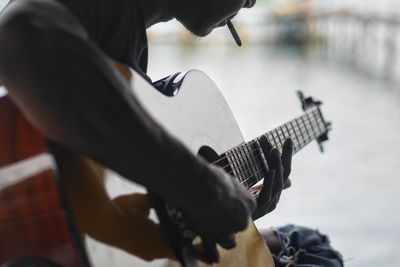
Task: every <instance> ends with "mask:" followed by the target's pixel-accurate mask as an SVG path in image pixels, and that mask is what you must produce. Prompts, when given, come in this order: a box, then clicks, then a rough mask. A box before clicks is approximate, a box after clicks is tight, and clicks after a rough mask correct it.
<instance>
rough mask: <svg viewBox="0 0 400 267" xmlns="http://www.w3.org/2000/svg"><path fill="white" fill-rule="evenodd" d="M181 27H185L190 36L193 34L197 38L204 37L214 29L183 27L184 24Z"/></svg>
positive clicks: (192, 26)
mask: <svg viewBox="0 0 400 267" xmlns="http://www.w3.org/2000/svg"><path fill="white" fill-rule="evenodd" d="M182 24H183V23H182ZM183 26H185V28H186V29H187V30H188V31H190V32H191V33H192V34H194V35H195V36H197V37H205V36H207V35H209V34H210V33H211V32H212V31H213V30H214V28H212V27H202V26H200V25H185V24H183Z"/></svg>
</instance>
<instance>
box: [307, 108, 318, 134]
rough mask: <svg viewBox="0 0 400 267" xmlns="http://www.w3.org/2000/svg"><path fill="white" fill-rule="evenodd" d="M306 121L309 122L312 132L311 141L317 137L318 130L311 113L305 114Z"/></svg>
mask: <svg viewBox="0 0 400 267" xmlns="http://www.w3.org/2000/svg"><path fill="white" fill-rule="evenodd" d="M307 118H308V121H309V122H310V127H311V131H312V132H313V139H315V138H316V137H317V136H318V129H317V127H318V126H317V125H316V124H317V123H316V121H315V119H314V117H313V115H312V112H310V113H308V114H307Z"/></svg>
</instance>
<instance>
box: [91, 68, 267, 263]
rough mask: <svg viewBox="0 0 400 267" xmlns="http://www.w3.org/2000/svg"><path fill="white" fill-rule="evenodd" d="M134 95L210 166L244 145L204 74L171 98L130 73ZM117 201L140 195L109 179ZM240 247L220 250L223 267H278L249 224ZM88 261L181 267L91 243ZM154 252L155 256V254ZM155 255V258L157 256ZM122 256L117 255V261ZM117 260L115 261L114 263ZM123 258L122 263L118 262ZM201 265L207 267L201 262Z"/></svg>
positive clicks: (193, 75)
mask: <svg viewBox="0 0 400 267" xmlns="http://www.w3.org/2000/svg"><path fill="white" fill-rule="evenodd" d="M126 76H128V77H129V76H131V77H132V78H131V79H130V81H131V88H132V93H133V94H134V95H135V97H136V98H137V99H138V100H139V101H140V103H141V104H142V105H143V107H144V108H145V109H146V111H147V112H148V113H149V114H150V115H151V117H152V118H153V119H154V120H156V121H157V122H158V123H159V124H161V125H162V126H163V128H164V129H166V130H167V131H168V132H169V133H170V134H172V135H173V136H174V137H176V138H177V139H179V140H180V141H181V142H183V144H185V145H186V147H187V148H188V149H189V150H191V151H192V152H193V153H194V154H200V155H201V156H203V157H204V158H206V159H207V160H209V161H210V162H212V161H214V160H215V159H216V158H217V157H218V155H220V154H222V153H223V152H225V151H227V150H229V149H230V148H232V147H235V146H238V145H240V144H241V143H243V142H244V139H243V136H242V134H241V131H240V129H239V126H238V125H237V123H236V121H235V119H234V117H233V114H232V112H231V110H230V108H229V106H228V105H227V103H226V101H225V99H224V97H223V96H222V94H221V92H220V91H219V89H218V88H217V87H216V85H215V83H214V82H213V81H212V80H211V79H210V78H209V77H208V76H207V75H206V74H204V73H203V72H201V71H198V70H191V71H189V72H187V73H186V74H185V76H184V77H183V78H182V79H181V80H180V81H179V92H178V93H177V94H176V95H175V96H173V97H168V96H165V95H164V94H162V93H160V92H159V91H158V90H155V89H154V87H153V86H152V85H150V84H149V83H148V82H147V81H146V80H144V79H143V78H142V77H141V76H140V75H138V74H136V73H135V72H134V71H132V73H131V75H126ZM105 185H106V187H108V188H107V191H108V192H109V194H110V195H112V196H113V197H115V196H118V195H119V194H128V193H132V192H133V191H137V190H140V189H138V187H136V186H135V185H133V184H132V183H129V182H127V181H124V180H123V179H121V177H118V176H117V175H115V174H111V175H108V176H107V178H106V183H105ZM237 241H238V242H237V243H238V245H237V247H236V248H235V249H233V250H229V251H227V250H223V249H220V253H221V259H222V260H221V262H220V263H219V264H218V265H215V266H220V267H225V266H226V267H228V266H229V267H235V266H237V267H243V266H267V267H270V266H271V267H272V266H274V264H273V260H272V256H271V254H270V252H269V250H268V248H267V247H266V245H265V242H264V240H263V239H262V237H261V236H260V234H259V233H258V231H257V229H256V227H255V225H254V224H253V222H252V221H251V220H250V221H249V226H248V228H247V229H246V230H245V231H244V232H242V233H240V234H239V235H238V237H237ZM87 242H88V243H89V244H90V246H89V247H88V248H89V253H88V254H89V257H90V258H91V259H92V261H93V262H97V265H96V264H95V266H110V265H109V264H112V265H114V266H118V261H119V260H121V261H122V262H124V264H123V265H121V266H125V265H126V264H128V262H132V263H133V262H134V263H136V264H137V265H138V266H139V265H140V266H180V264H179V263H177V262H173V261H169V262H168V261H155V262H151V263H146V262H141V261H140V260H138V259H137V258H136V259H135V258H131V256H130V255H127V254H126V253H124V252H121V251H118V250H115V249H114V248H112V251H113V254H114V255H115V256H113V257H109V256H104V255H105V254H106V255H107V252H108V255H110V248H109V247H107V246H104V244H101V243H99V242H97V241H96V240H93V239H91V238H88V240H87ZM154 252H155V251H154ZM155 254H157V253H156V252H155ZM116 255H118V256H116ZM111 259H114V260H116V261H113V260H111ZM117 259H119V260H117ZM199 264H200V266H207V265H206V264H202V263H199Z"/></svg>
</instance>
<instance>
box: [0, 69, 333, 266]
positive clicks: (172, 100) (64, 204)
mask: <svg viewBox="0 0 400 267" xmlns="http://www.w3.org/2000/svg"><path fill="white" fill-rule="evenodd" d="M116 67H117V68H118V69H119V70H120V72H121V74H122V75H123V76H124V77H125V78H126V79H127V81H129V82H130V84H131V88H132V91H131V92H127V93H128V94H129V93H132V94H133V95H134V96H135V97H136V98H137V99H138V101H139V102H140V103H141V104H142V106H143V107H144V109H145V110H146V111H147V112H148V113H149V114H150V115H151V117H152V118H153V119H154V120H155V121H157V122H158V123H159V124H160V125H161V126H163V127H164V128H165V129H166V130H167V131H168V132H169V133H170V134H171V135H172V136H174V137H175V138H177V139H179V140H180V141H181V142H182V143H183V144H184V145H185V146H186V147H187V148H188V149H189V150H190V151H192V152H193V154H198V155H200V156H202V157H203V158H205V159H206V160H208V161H209V162H210V163H212V162H215V161H216V160H217V159H219V158H220V156H221V155H224V153H225V155H227V156H226V157H225V159H226V160H228V163H229V164H230V166H231V167H232V170H234V171H235V173H234V174H235V177H237V179H239V180H240V182H242V184H243V185H244V186H245V187H246V188H247V189H249V188H251V186H252V185H254V184H255V183H256V182H257V181H260V179H262V178H263V177H262V174H263V173H264V172H263V171H262V170H263V169H261V168H264V167H265V166H264V165H262V164H261V163H260V161H259V162H258V163H254V160H253V161H252V162H246V160H247V158H248V157H253V158H254V157H255V156H257V155H255V154H254V153H256V152H257V151H258V147H257V139H255V141H251V142H248V143H245V142H244V139H243V136H242V134H241V132H240V129H239V127H238V125H237V123H236V121H235V119H234V117H233V115H232V113H231V111H230V108H229V107H228V105H227V103H226V101H225V99H224V97H223V96H222V94H221V93H220V91H219V90H218V88H217V87H216V86H215V84H214V82H213V81H212V80H211V79H210V78H208V76H206V75H205V74H204V73H202V72H200V71H197V70H192V71H189V72H187V73H185V74H184V75H179V76H177V77H176V78H174V79H173V81H172V83H169V85H172V87H171V88H176V90H175V91H173V92H172V93H171V92H169V93H168V94H162V93H160V92H159V91H158V90H156V89H155V88H154V87H153V86H152V85H151V84H149V83H148V82H147V81H146V80H145V79H143V78H142V77H141V76H140V75H138V74H136V73H135V72H134V71H129V70H128V69H127V68H125V67H124V66H122V65H120V64H118V63H116ZM158 85H159V84H158ZM0 89H1V88H0ZM166 95H169V96H166ZM302 103H303V106H305V107H307V106H310V107H311V106H312V110H311V111H310V112H306V114H305V115H303V116H301V117H298V118H296V119H294V120H293V121H291V122H288V123H286V124H284V125H283V126H282V127H280V128H279V129H278V128H277V129H274V130H273V131H270V132H269V133H268V139H269V140H270V141H271V142H272V141H274V142H273V144H274V145H275V146H277V147H278V148H279V146H281V145H282V143H283V141H282V140H284V139H286V138H287V137H289V136H290V137H293V141H294V143H295V145H294V150H295V152H297V151H299V150H300V149H301V148H302V147H303V146H305V145H306V144H308V143H309V142H311V141H312V140H315V139H317V140H318V141H320V142H321V141H323V140H325V139H326V134H327V132H328V131H329V127H328V124H327V123H326V122H325V121H324V119H323V118H322V114H321V112H320V110H319V104H318V103H317V104H315V103H314V102H313V101H312V99H311V98H307V99H304V101H302ZM116 138H118V137H116ZM10 140H11V143H10ZM296 141H297V142H296ZM242 144H244V145H245V146H242ZM0 145H1V147H2V149H1V151H0V236H1V239H0V266H1V265H2V264H3V263H5V262H10V261H11V262H12V261H15V260H18V259H21V258H24V257H29V256H34V257H39V258H41V259H43V258H46V259H50V260H52V261H53V262H56V263H57V265H56V266H89V265H91V266H96V267H102V266H105V267H106V266H149V267H150V266H152V267H156V266H174V265H176V264H177V263H174V262H171V261H167V260H156V261H151V262H146V261H144V260H141V259H140V258H139V257H136V256H133V255H140V257H141V258H144V259H146V260H152V259H155V258H167V257H168V258H173V257H174V256H173V253H172V250H171V247H169V246H168V245H167V243H166V240H165V238H164V237H163V235H162V233H161V231H160V230H159V227H158V226H156V225H155V224H154V222H153V220H157V219H156V217H155V216H154V214H151V213H150V219H153V220H150V219H149V208H150V206H149V201H148V199H147V198H146V197H143V196H140V195H138V194H132V193H135V192H139V191H140V192H145V189H144V188H141V187H139V186H137V185H135V184H134V183H132V182H129V181H127V180H125V179H123V178H122V177H119V176H118V175H116V174H114V173H113V172H105V171H104V168H103V167H102V166H100V165H99V164H97V163H96V162H94V161H93V160H91V159H88V158H85V157H84V156H82V155H77V154H75V153H74V152H72V151H68V149H65V148H62V147H59V146H58V145H52V147H51V152H52V154H53V156H54V159H53V158H52V157H51V156H50V155H49V153H47V147H46V142H45V140H44V138H43V137H42V136H41V135H40V134H39V133H37V132H36V131H35V129H33V127H31V126H30V125H29V123H28V122H27V121H26V120H25V119H24V118H23V116H22V114H20V113H19V111H18V109H17V108H16V107H15V106H14V105H13V104H12V102H11V101H10V100H9V99H8V97H7V96H5V93H4V92H3V93H2V92H1V91H0ZM254 145H255V147H254ZM3 147H4V148H5V149H3ZM233 148H235V151H237V152H235V151H233V150H232V149H233ZM246 149H247V150H246ZM232 151H233V152H232ZM155 153H156V152H155ZM228 153H232V154H228ZM235 153H237V154H235ZM239 154H242V155H245V156H243V157H240V155H239ZM37 157H39V159H42V158H45V159H46V158H47V161H46V160H45V162H44V163H43V162H42V161H40V160H39V161H38V160H37ZM228 157H235V160H234V161H233V162H232V161H229V158H228ZM49 158H50V160H49ZM26 160H28V163H30V164H26V163H27V162H26ZM237 160H238V161H237ZM231 163H232V164H233V165H236V166H237V167H235V166H233V165H232V164H231ZM239 163H241V164H239ZM25 165H26V166H27V167H26V166H25ZM21 166H22V167H21ZM243 166H246V168H244V167H243ZM248 166H249V167H250V168H247V167H248ZM27 170H28V171H27ZM252 173H258V174H261V176H260V177H259V179H258V180H253V181H252V182H254V183H249V182H247V183H245V182H246V181H248V179H247V178H248V177H249V175H251V174H252ZM240 177H241V179H240ZM243 177H244V178H243ZM244 179H245V180H244ZM133 200H134V201H133ZM132 203H135V204H137V205H132ZM154 203H155V202H153V204H154ZM156 209H157V207H156ZM157 212H158V215H160V213H159V210H157ZM159 217H160V220H161V222H162V225H165V223H163V219H162V217H163V216H159ZM164 221H165V220H164ZM189 227H190V226H189ZM167 232H168V231H167ZM168 239H169V240H171V239H170V238H169V237H168ZM4 240H6V241H4ZM80 240H83V241H84V242H83V243H81V242H80ZM149 240H151V241H149ZM175 255H177V253H176V251H175ZM220 255H221V261H220V263H219V264H218V265H216V266H219V267H228V266H229V267H236V266H237V267H246V266H257V267H258V266H266V267H273V266H274V263H273V259H272V257H271V254H270V252H269V250H268V248H267V247H266V245H265V242H264V240H263V239H262V237H261V236H260V234H259V233H258V231H257V229H256V228H255V226H254V224H253V222H252V221H251V220H250V221H249V226H248V228H247V229H246V230H245V231H243V232H241V233H239V234H238V235H237V246H236V248H235V249H233V250H229V251H226V250H223V249H220ZM177 257H178V258H179V255H178V256H177ZM29 264H30V265H29ZM29 264H28V265H27V266H31V267H36V265H32V264H31V263H29ZM41 264H43V263H42V262H41ZM18 266H25V265H18ZM38 266H47V265H38ZM50 266H54V265H50ZM188 266H189V265H188ZM190 266H193V265H190ZM202 266H206V265H204V264H202ZM6 267H8V265H6ZM10 267H11V266H10Z"/></svg>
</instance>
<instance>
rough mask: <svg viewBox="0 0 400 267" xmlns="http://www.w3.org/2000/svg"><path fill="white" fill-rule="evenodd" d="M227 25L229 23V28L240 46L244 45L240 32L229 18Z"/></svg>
mask: <svg viewBox="0 0 400 267" xmlns="http://www.w3.org/2000/svg"><path fill="white" fill-rule="evenodd" d="M226 25H228V29H229V31H230V32H231V34H232V36H233V39H235V42H236V44H237V45H238V46H242V41H241V40H240V37H239V34H238V33H237V31H236V30H235V27H233V24H232V21H231V20H230V19H228V20H227V21H226Z"/></svg>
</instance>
